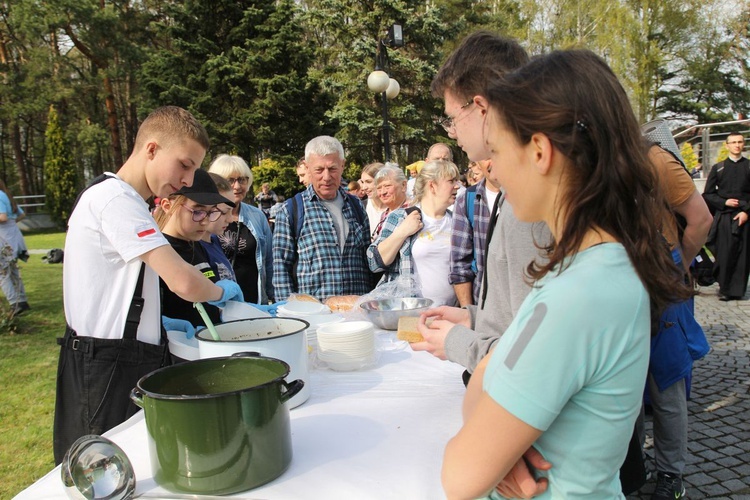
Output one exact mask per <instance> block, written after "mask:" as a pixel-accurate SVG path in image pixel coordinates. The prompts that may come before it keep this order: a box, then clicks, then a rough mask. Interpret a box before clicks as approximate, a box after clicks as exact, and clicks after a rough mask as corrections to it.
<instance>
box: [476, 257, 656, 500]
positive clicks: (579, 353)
mask: <svg viewBox="0 0 750 500" xmlns="http://www.w3.org/2000/svg"><path fill="white" fill-rule="evenodd" d="M539 285H540V286H539V287H538V288H535V289H533V290H532V292H531V293H530V294H529V295H528V296H527V298H526V300H525V301H524V302H523V304H522V305H521V308H520V309H519V311H518V314H517V315H516V317H515V319H514V320H513V322H512V323H511V325H510V327H508V330H507V331H506V332H505V334H503V336H502V337H501V338H500V340H499V342H498V344H497V346H496V348H495V350H494V351H493V353H492V354H491V356H492V358H491V359H490V361H489V364H488V366H487V370H486V372H485V376H484V381H483V384H484V390H485V391H486V392H487V393H488V394H489V395H490V397H492V399H494V400H495V401H496V402H497V403H498V404H500V405H501V406H502V407H503V408H505V409H506V410H507V411H509V412H510V413H512V414H513V415H515V416H516V417H517V418H519V419H521V420H522V421H524V422H526V423H527V424H529V425H531V426H532V427H534V428H536V429H539V430H541V431H543V433H542V435H541V436H540V437H539V439H538V440H537V442H536V443H535V444H534V447H535V448H537V449H538V450H539V451H540V452H541V453H542V455H543V456H544V457H545V458H546V459H547V460H548V461H549V462H550V463H552V469H551V470H550V471H549V473H548V474H547V476H548V478H549V482H550V484H549V488H548V489H547V492H546V493H545V494H544V495H541V496H539V497H537V498H566V499H569V498H592V499H594V498H596V499H601V498H624V496H623V495H622V491H621V487H620V479H619V469H620V466H621V465H622V463H623V460H624V459H625V454H626V452H627V448H628V443H629V441H630V438H631V436H632V434H633V427H634V424H635V420H636V416H637V415H638V412H639V410H640V407H641V398H642V396H643V388H644V384H645V380H646V371H647V368H648V358H649V341H650V315H649V298H648V294H647V293H646V290H645V288H644V287H643V284H642V283H641V281H640V279H639V278H638V275H637V274H636V272H635V269H634V268H633V266H632V265H631V263H630V260H629V259H628V256H627V253H626V252H625V249H624V247H623V246H622V245H620V244H617V243H608V244H603V245H597V246H594V247H591V248H588V249H586V250H584V251H583V252H580V253H579V254H577V255H576V256H575V258H574V260H573V261H572V263H571V265H570V266H569V267H568V268H567V269H565V270H564V271H563V272H562V273H561V274H559V275H558V274H557V273H555V272H552V273H549V274H548V275H547V276H545V278H544V279H543V280H541V281H540V283H539ZM495 495H497V493H493V496H492V498H500V497H497V496H495Z"/></svg>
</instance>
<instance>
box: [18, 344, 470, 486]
mask: <svg viewBox="0 0 750 500" xmlns="http://www.w3.org/2000/svg"><path fill="white" fill-rule="evenodd" d="M389 335H392V334H389ZM462 371H463V368H462V367H460V366H459V365H456V364H454V363H451V362H448V361H440V360H438V359H436V358H434V357H433V356H431V355H430V354H427V353H424V352H413V351H412V350H411V349H410V348H408V347H406V348H405V349H404V350H401V351H386V352H382V353H381V354H380V359H379V360H378V363H377V366H376V367H375V368H373V369H370V370H367V371H361V372H333V371H329V370H326V369H313V370H312V371H311V374H310V383H311V384H312V394H311V396H310V399H309V400H308V401H307V402H305V403H304V404H303V405H301V406H299V407H297V408H295V409H293V410H291V425H292V443H293V448H294V455H293V458H292V464H291V465H290V467H289V469H288V470H287V471H286V472H284V474H282V475H281V476H280V477H278V478H277V479H276V480H274V481H272V482H270V483H268V484H266V485H264V486H261V487H258V488H255V489H253V490H249V491H246V492H243V493H238V494H237V495H234V496H235V497H239V498H251V499H254V500H255V499H274V500H276V499H278V500H283V499H290V500H299V499H318V498H320V499H327V500H335V499H346V500H351V499H357V500H366V499H373V500H382V499H388V498H393V499H399V500H401V499H410V500H417V499H425V500H435V499H441V498H445V495H444V493H443V490H442V487H441V485H440V467H441V463H442V457H443V450H444V448H445V444H446V443H447V441H448V439H450V438H451V437H452V436H453V435H455V433H456V432H457V431H458V429H459V428H460V426H461V402H462V398H463V394H464V387H463V384H462V382H461V372H462ZM106 436H107V437H109V438H110V439H112V440H113V441H114V442H115V443H117V444H118V445H120V446H121V447H122V449H123V450H124V451H125V453H126V454H127V455H128V457H129V458H130V460H131V461H132V462H133V465H134V467H135V472H136V480H137V487H136V495H137V494H141V493H146V494H148V495H149V496H152V495H156V494H159V493H167V494H168V492H167V491H166V490H164V489H162V488H160V487H159V486H158V485H157V484H156V483H155V482H154V480H153V476H152V473H151V462H150V458H149V453H148V444H147V439H148V438H147V433H146V424H145V420H144V418H143V412H142V411H141V412H139V413H138V414H136V415H134V416H133V417H132V418H131V419H130V420H128V421H127V422H125V423H123V424H121V425H120V426H118V427H116V428H114V429H112V430H111V431H109V432H108V433H107V434H106ZM16 498H17V499H29V500H40V499H46V498H50V499H52V498H55V499H57V498H59V499H65V498H67V496H66V495H65V492H64V491H63V487H62V482H61V480H60V467H59V466H58V467H56V468H55V469H54V470H52V471H51V472H50V473H49V474H47V475H46V476H44V477H43V478H42V479H40V480H39V481H37V482H36V483H34V484H33V485H32V486H30V487H29V488H27V489H26V490H24V491H22V492H21V493H20V494H19V495H17V496H16Z"/></svg>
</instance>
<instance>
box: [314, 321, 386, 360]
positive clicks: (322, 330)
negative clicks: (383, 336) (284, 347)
mask: <svg viewBox="0 0 750 500" xmlns="http://www.w3.org/2000/svg"><path fill="white" fill-rule="evenodd" d="M317 338H318V358H319V359H320V360H321V361H324V362H325V363H326V364H327V365H328V367H329V368H331V369H332V370H337V371H351V370H360V369H362V368H365V367H367V366H369V365H371V364H372V363H373V362H374V361H375V327H374V326H373V324H372V323H370V322H369V321H345V322H342V323H329V324H325V325H321V326H320V327H318V332H317Z"/></svg>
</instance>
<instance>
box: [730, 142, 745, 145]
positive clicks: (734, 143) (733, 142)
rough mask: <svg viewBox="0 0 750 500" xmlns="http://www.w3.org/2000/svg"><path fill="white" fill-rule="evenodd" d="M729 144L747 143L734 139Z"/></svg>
mask: <svg viewBox="0 0 750 500" xmlns="http://www.w3.org/2000/svg"><path fill="white" fill-rule="evenodd" d="M727 144H729V145H730V146H731V145H733V144H745V141H732V142H727Z"/></svg>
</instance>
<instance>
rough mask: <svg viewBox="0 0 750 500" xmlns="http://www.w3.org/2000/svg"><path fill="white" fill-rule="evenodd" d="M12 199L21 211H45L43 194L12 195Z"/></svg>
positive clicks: (34, 212)
mask: <svg viewBox="0 0 750 500" xmlns="http://www.w3.org/2000/svg"><path fill="white" fill-rule="evenodd" d="M13 199H15V200H16V203H17V204H18V206H19V207H21V208H23V211H24V212H26V213H27V214H28V213H33V214H38V213H43V212H46V208H45V207H46V203H45V199H46V196H45V195H43V194H30V195H28V196H22V195H21V196H14V197H13Z"/></svg>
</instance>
